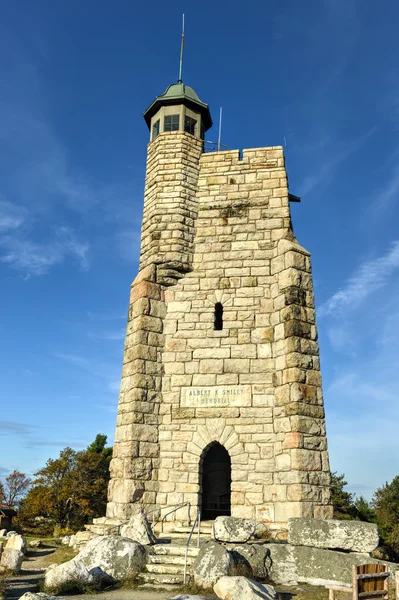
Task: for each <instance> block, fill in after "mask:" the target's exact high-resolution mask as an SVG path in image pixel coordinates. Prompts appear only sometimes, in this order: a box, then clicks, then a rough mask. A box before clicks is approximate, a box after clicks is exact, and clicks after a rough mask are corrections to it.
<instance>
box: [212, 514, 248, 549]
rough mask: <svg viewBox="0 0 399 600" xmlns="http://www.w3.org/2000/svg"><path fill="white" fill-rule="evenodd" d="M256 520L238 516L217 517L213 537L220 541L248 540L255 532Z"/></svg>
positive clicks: (242, 541) (243, 541)
mask: <svg viewBox="0 0 399 600" xmlns="http://www.w3.org/2000/svg"><path fill="white" fill-rule="evenodd" d="M255 530H256V521H252V520H251V519H237V518H236V517H216V519H215V522H214V524H213V528H212V537H213V539H215V540H217V541H218V542H241V543H245V542H247V541H248V540H249V539H250V538H251V537H252V536H253V535H254V533H255Z"/></svg>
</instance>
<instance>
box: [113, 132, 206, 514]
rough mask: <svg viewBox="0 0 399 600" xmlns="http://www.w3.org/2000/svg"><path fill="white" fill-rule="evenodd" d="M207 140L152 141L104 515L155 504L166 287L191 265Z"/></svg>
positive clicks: (174, 137) (165, 137) (183, 136)
mask: <svg viewBox="0 0 399 600" xmlns="http://www.w3.org/2000/svg"><path fill="white" fill-rule="evenodd" d="M201 153H202V140H199V139H198V138H196V137H194V136H192V135H190V134H187V133H184V132H179V131H176V132H172V133H164V134H162V135H160V136H158V137H157V138H156V139H155V140H154V141H153V142H152V143H150V144H149V146H148V155H147V170H146V186H145V194H144V211H143V224H142V243H141V256H140V271H139V274H138V275H137V277H136V279H135V280H134V282H133V284H132V289H131V294H130V306H129V313H128V324H127V330H126V339H125V351H124V357H123V369H122V381H121V388H120V395H119V402H118V416H117V427H116V433H115V444H114V450H113V458H112V461H111V466H110V471H111V481H110V483H109V490H108V505H107V517H110V518H119V519H121V520H125V519H127V518H128V517H129V516H130V514H131V509H132V503H133V502H136V501H140V502H142V503H143V504H145V505H146V506H147V507H149V508H151V507H154V506H155V500H156V491H157V489H158V483H157V473H158V460H159V459H158V457H159V444H158V427H159V416H158V415H159V408H160V402H161V387H162V371H163V366H162V349H163V344H164V335H163V328H164V327H163V319H164V317H165V314H166V307H165V303H164V290H165V288H166V287H167V286H169V285H174V284H175V283H176V281H177V280H178V279H179V278H180V277H182V276H183V275H184V273H186V272H187V271H188V270H189V269H190V268H191V265H192V257H193V251H194V245H193V244H194V223H195V219H196V216H197V199H196V191H197V180H198V173H199V158H200V156H201Z"/></svg>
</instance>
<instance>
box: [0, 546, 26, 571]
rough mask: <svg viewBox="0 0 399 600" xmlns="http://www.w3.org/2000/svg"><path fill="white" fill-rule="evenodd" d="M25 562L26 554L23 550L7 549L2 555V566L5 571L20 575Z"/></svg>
mask: <svg viewBox="0 0 399 600" xmlns="http://www.w3.org/2000/svg"><path fill="white" fill-rule="evenodd" d="M23 560H24V553H23V552H21V550H14V549H10V550H7V549H6V550H4V552H3V553H2V555H1V561H0V564H1V566H2V567H4V568H5V569H8V570H10V571H16V572H17V573H19V571H20V570H21V566H22V562H23Z"/></svg>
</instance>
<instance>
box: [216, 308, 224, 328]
mask: <svg viewBox="0 0 399 600" xmlns="http://www.w3.org/2000/svg"><path fill="white" fill-rule="evenodd" d="M222 329H223V305H222V304H221V303H220V302H217V303H216V304H215V331H221V330H222Z"/></svg>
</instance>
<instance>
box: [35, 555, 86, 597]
mask: <svg viewBox="0 0 399 600" xmlns="http://www.w3.org/2000/svg"><path fill="white" fill-rule="evenodd" d="M69 581H79V582H81V583H92V581H93V576H92V575H91V574H90V573H89V569H87V568H86V567H85V565H84V564H83V563H82V562H80V560H77V559H76V558H73V559H72V560H69V561H68V562H65V563H62V564H61V565H57V566H56V567H54V568H53V569H50V570H49V571H47V573H46V574H45V576H44V585H45V588H47V589H50V590H51V589H55V588H58V587H59V586H60V585H62V584H64V583H67V582H69Z"/></svg>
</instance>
